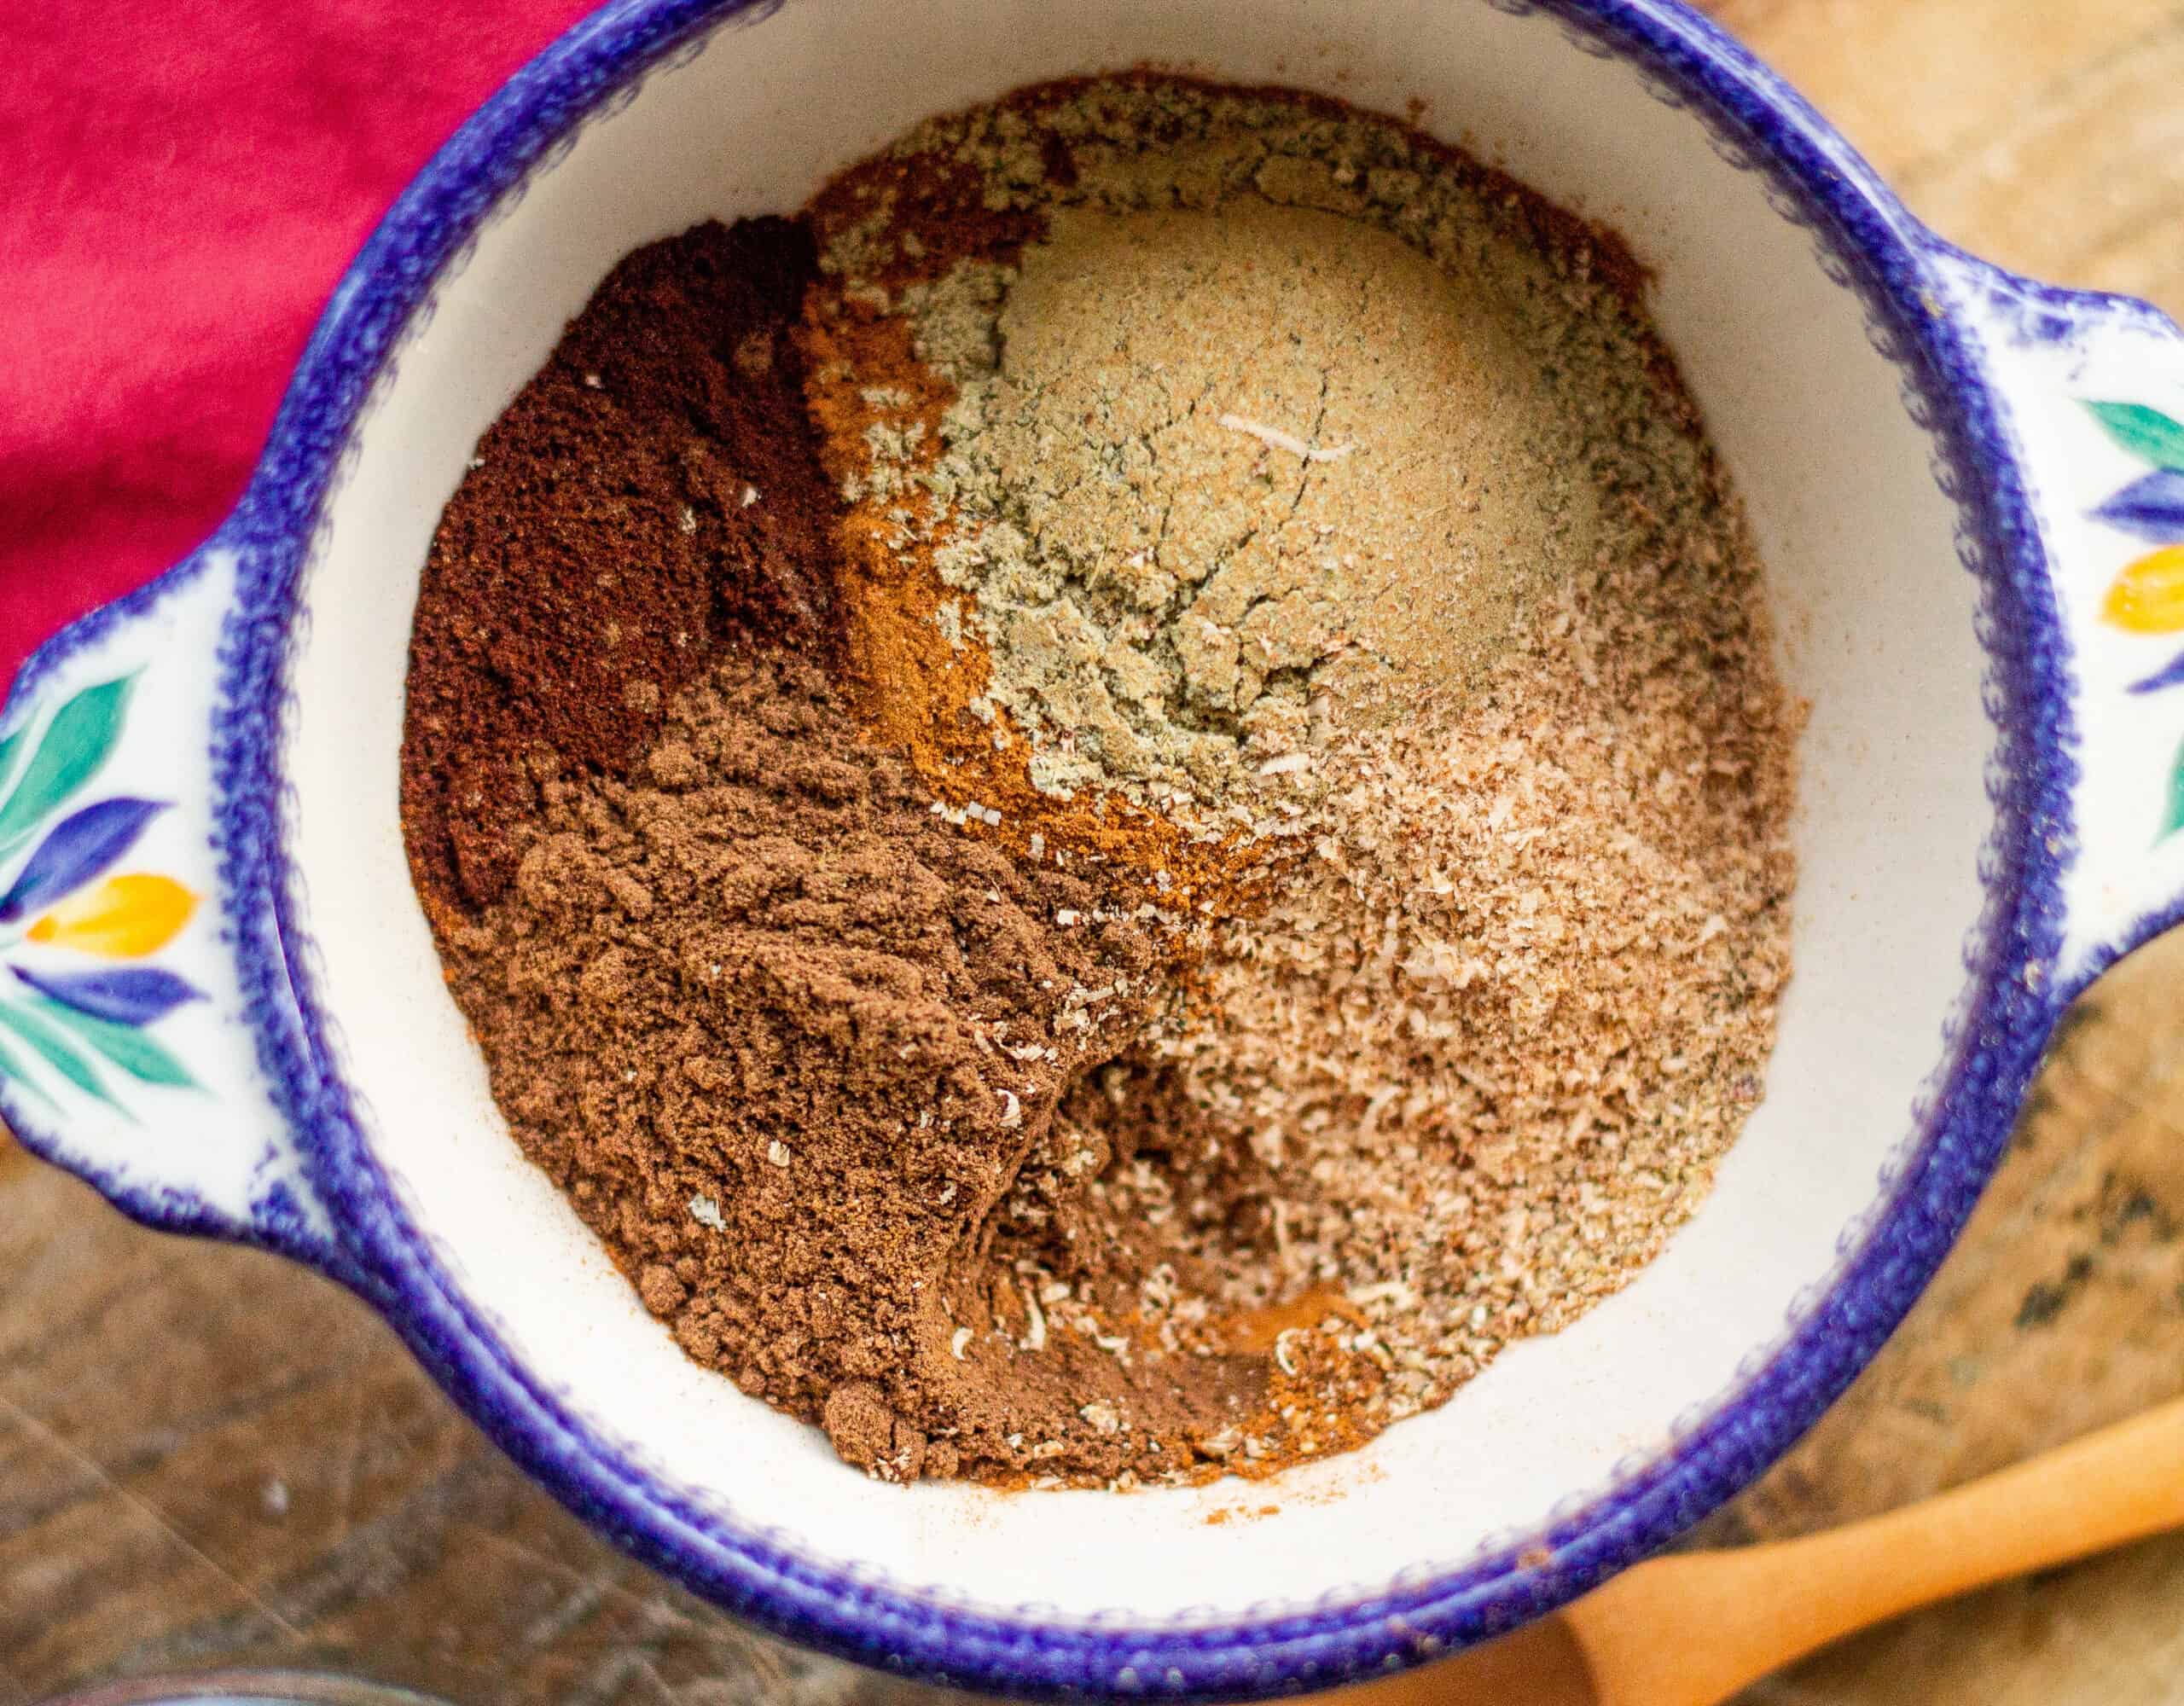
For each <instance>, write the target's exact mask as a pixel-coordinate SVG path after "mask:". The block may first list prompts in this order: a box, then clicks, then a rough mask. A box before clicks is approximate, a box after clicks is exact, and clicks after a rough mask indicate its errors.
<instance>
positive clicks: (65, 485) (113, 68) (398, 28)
mask: <svg viewBox="0 0 2184 1706" xmlns="http://www.w3.org/2000/svg"><path fill="white" fill-rule="evenodd" d="M585 9H587V7H586V4H585V0H468V3H463V4H455V5H450V4H446V3H444V0H443V3H438V4H433V3H426V0H162V3H160V4H157V5H144V4H142V3H139V0H130V3H124V0H66V3H62V4H51V3H46V0H0V64H4V65H5V66H6V67H7V73H6V74H7V84H8V93H7V96H6V97H5V98H4V99H0V160H5V161H6V162H7V168H8V169H7V185H8V187H7V193H6V194H5V195H0V687H3V686H4V684H5V683H6V682H7V681H8V680H9V679H10V678H12V676H13V675H14V672H15V668H16V666H17V664H20V662H21V660H22V659H23V657H24V655H25V654H26V653H28V652H29V650H30V649H31V647H32V646H34V645H36V644H37V643H38V641H40V640H42V639H44V637H45V636H46V635H49V634H50V633H51V632H52V631H53V630H55V629H57V628H59V627H60V626H61V624H63V623H64V622H66V621H67V620H68V619H69V618H72V617H74V616H77V615H78V614H80V613H81V612H84V611H86V610H89V609H90V608H91V607H92V606H95V605H97V604H100V603H102V602H104V601H106V600H107V599H110V598H112V597H113V596H114V595H117V594H119V593H121V592H125V591H126V590H127V589H130V588H131V587H133V586H136V585H137V584H138V583H141V582H142V581H145V580H147V579H148V578H150V577H152V576H153V575H154V574H156V573H158V572H160V570H161V569H163V568H166V566H168V565H169V564H171V563H172V562H173V561H174V560H176V559H177V558H178V557H181V556H183V554H186V553H187V552H188V551H189V549H190V548H192V547H193V546H195V544H196V543H198V542H199V541H200V540H201V539H202V538H203V537H205V535H206V534H207V533H208V532H210V531H212V528H213V527H214V526H216V525H218V522H219V520H220V519H221V517H222V516H223V515H224V514H226V512H227V510H228V508H229V506H230V505H231V504H232V503H233V502H235V497H236V496H237V494H238V493H239V492H240V491H241V489H242V484H243V481H244V479H245V477H246V476H247V474H248V473H249V470H250V466H251V463H252V462H253V460H254V459H255V458H256V456H257V455H258V449H259V447H260V446H261V445H262V444H263V443H264V438H265V432H266V428H267V427H269V426H270V424H271V421H272V418H273V410H274V407H275V405H276V403H278V402H279V400H280V397H281V392H282V386H284V385H285V383H286V382H287V380H288V371H289V368H291V366H292V365H293V363H294V361H295V359H296V357H297V355H298V353H299V351H301V350H302V348H303V345H304V340H305V338H306V337H307V336H308V335H309V334H310V331H311V324H312V322H313V321H314V320H316V318H317V315H318V311H319V309H320V308H321V306H322V305H323V304H324V302H325V300H326V298H327V295H328V292H329V291H331V290H332V288H333V287H334V281H335V280H336V279H337V278H338V277H339V276H340V272H341V269H342V267H343V266H344V265H345V264H346V263H347V261H348V259H349V258H350V256H351V255H352V254H353V253H354V252H356V250H357V246H358V245H359V244H360V243H362V242H363V240H364V237H365V236H366V235H367V234H368V233H369V231H370V229H371V227H372V224H373V222H374V221H375V220H376V219H377V218H378V217H379V215H380V212H383V211H384V210H385V208H386V205H387V203H388V202H389V201H391V200H392V199H393V197H394V196H395V194H397V192H398V191H399V190H400V189H401V188H402V186H403V184H404V183H406V182H407V181H408V180H409V178H410V176H411V175H412V174H413V173H414V172H415V171H416V170H417V168H418V167H419V166H420V165H422V164H423V163H424V161H425V160H426V158H427V156H428V155H429V154H431V153H432V151H433V148H436V147H437V146H438V145H439V143H440V142H442V141H443V140H444V138H445V137H446V136H447V135H448V133H449V132H450V131H451V130H453V129H454V128H455V126H456V125H457V124H459V123H460V122H461V121H462V119H463V117H464V116H465V115H466V114H467V113H469V112H470V110H471V109H472V108H473V107H476V106H477V105H478V104H479V102H481V101H483V100H484V99H485V97H486V96H488V95H490V94H491V92H492V91H493V90H494V89H495V88H496V87H497V85H498V84H500V83H501V82H502V79H503V78H506V77H507V76H508V73H510V72H512V71H514V69H515V68H516V67H518V66H519V65H520V64H521V63H522V62H523V61H525V60H526V59H527V58H529V57H530V56H531V54H533V53H534V52H536V51H537V49H539V48H541V47H543V45H545V44H546V43H547V42H549V41H550V40H551V39H552V38H554V37H555V35H557V34H558V33H560V32H561V30H562V29H563V28H565V27H566V26H567V25H569V24H570V23H572V22H573V21H574V20H576V19H577V18H578V16H580V15H582V14H583V12H584V10H585Z"/></svg>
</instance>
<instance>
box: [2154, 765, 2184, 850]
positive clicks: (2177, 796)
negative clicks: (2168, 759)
mask: <svg viewBox="0 0 2184 1706" xmlns="http://www.w3.org/2000/svg"><path fill="white" fill-rule="evenodd" d="M2180 829H2184V746H2179V747H2178V748H2177V749H2176V758H2175V763H2172V764H2171V765H2170V766H2169V809H2168V810H2167V811H2166V812H2164V813H2163V814H2162V819H2161V833H2160V834H2158V835H2157V836H2155V837H2154V839H2155V840H2156V841H2157V842H2160V841H2166V840H2168V839H2169V837H2170V836H2172V835H2174V834H2175V833H2176V832H2177V831H2178V830H2180Z"/></svg>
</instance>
